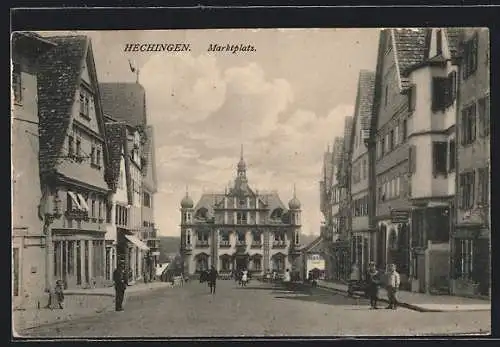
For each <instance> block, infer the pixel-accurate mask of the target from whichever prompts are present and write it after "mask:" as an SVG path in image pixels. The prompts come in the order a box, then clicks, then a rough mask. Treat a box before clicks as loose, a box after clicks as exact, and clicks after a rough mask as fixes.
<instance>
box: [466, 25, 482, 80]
mask: <svg viewBox="0 0 500 347" xmlns="http://www.w3.org/2000/svg"><path fill="white" fill-rule="evenodd" d="M477 46H478V35H477V33H476V34H475V35H474V37H473V38H472V39H470V40H468V41H467V42H465V44H464V51H463V57H464V58H463V68H462V73H463V75H462V77H463V79H464V80H465V79H467V78H469V77H470V76H471V75H472V74H474V73H475V72H476V69H477Z"/></svg>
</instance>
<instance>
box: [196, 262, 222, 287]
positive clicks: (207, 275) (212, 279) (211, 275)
mask: <svg viewBox="0 0 500 347" xmlns="http://www.w3.org/2000/svg"><path fill="white" fill-rule="evenodd" d="M218 276H219V273H218V272H217V270H216V269H215V266H213V265H212V267H211V268H210V270H208V271H202V272H201V274H200V283H203V282H207V284H208V286H209V287H210V293H211V294H215V288H216V286H217V277H218Z"/></svg>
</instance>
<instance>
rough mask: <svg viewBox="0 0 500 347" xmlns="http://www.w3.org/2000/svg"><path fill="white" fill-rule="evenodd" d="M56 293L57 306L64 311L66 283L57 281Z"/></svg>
mask: <svg viewBox="0 0 500 347" xmlns="http://www.w3.org/2000/svg"><path fill="white" fill-rule="evenodd" d="M54 293H55V294H56V298H57V305H58V307H59V308H60V309H61V310H62V309H63V308H64V282H63V281H61V280H57V281H56V287H55V288H54Z"/></svg>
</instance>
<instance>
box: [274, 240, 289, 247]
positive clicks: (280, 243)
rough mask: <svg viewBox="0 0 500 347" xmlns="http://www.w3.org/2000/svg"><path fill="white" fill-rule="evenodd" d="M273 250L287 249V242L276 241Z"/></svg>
mask: <svg viewBox="0 0 500 347" xmlns="http://www.w3.org/2000/svg"><path fill="white" fill-rule="evenodd" d="M273 248H286V241H284V240H280V241H274V242H273Z"/></svg>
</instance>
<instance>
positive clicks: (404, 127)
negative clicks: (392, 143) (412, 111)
mask: <svg viewBox="0 0 500 347" xmlns="http://www.w3.org/2000/svg"><path fill="white" fill-rule="evenodd" d="M401 127H402V129H401V139H402V141H401V142H405V141H406V138H407V137H408V121H407V120H406V119H403V124H402V126H401Z"/></svg>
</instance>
